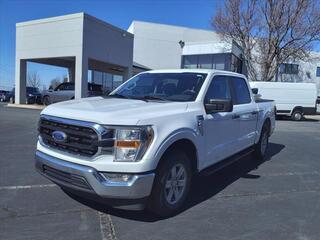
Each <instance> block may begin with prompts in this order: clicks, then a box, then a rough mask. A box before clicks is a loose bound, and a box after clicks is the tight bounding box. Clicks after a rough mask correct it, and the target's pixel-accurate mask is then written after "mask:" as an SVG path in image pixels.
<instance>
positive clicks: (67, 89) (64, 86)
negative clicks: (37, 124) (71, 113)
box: [42, 82, 103, 106]
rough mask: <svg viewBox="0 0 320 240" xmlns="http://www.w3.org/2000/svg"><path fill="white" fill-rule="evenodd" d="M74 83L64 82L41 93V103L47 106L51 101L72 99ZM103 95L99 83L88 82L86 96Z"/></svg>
mask: <svg viewBox="0 0 320 240" xmlns="http://www.w3.org/2000/svg"><path fill="white" fill-rule="evenodd" d="M74 87H75V85H74V83H71V82H66V83H61V84H60V85H58V86H57V87H56V88H55V89H54V90H52V89H49V90H46V91H44V92H43V93H42V95H43V100H42V101H43V104H44V105H46V106H48V105H50V104H51V103H56V102H62V101H67V100H71V99H74ZM101 95H103V91H102V86H101V85H99V84H93V83H88V96H89V97H92V96H101Z"/></svg>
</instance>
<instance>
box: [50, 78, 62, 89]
mask: <svg viewBox="0 0 320 240" xmlns="http://www.w3.org/2000/svg"><path fill="white" fill-rule="evenodd" d="M59 84H61V79H60V77H58V76H57V77H55V78H54V79H52V80H51V81H50V86H49V89H55V88H56V87H57V86H58V85H59Z"/></svg>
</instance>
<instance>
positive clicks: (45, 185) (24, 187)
mask: <svg viewBox="0 0 320 240" xmlns="http://www.w3.org/2000/svg"><path fill="white" fill-rule="evenodd" d="M49 187H57V185H56V184H38V185H24V186H2V187H1V186H0V191H1V190H18V189H32V188H49Z"/></svg>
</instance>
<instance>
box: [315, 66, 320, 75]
mask: <svg viewBox="0 0 320 240" xmlns="http://www.w3.org/2000/svg"><path fill="white" fill-rule="evenodd" d="M316 76H317V77H320V67H317V73H316Z"/></svg>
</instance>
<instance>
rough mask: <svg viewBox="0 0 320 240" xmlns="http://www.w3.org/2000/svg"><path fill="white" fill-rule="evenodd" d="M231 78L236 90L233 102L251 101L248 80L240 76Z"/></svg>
mask: <svg viewBox="0 0 320 240" xmlns="http://www.w3.org/2000/svg"><path fill="white" fill-rule="evenodd" d="M230 79H231V82H232V86H233V90H234V99H233V104H235V105H237V104H245V103H250V102H251V98H250V93H249V89H248V85H247V83H246V80H244V79H243V78H238V77H230Z"/></svg>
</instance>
